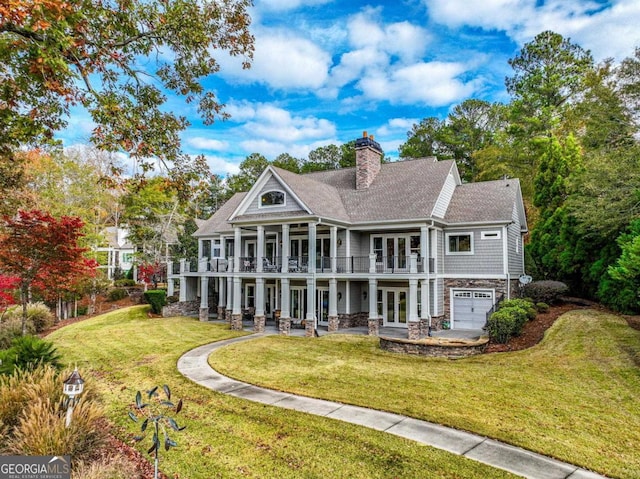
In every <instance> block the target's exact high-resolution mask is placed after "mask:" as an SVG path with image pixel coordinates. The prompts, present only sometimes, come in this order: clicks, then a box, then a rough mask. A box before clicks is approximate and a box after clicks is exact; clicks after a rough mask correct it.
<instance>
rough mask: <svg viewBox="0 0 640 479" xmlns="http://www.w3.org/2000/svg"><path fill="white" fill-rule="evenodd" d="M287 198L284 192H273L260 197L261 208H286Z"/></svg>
mask: <svg viewBox="0 0 640 479" xmlns="http://www.w3.org/2000/svg"><path fill="white" fill-rule="evenodd" d="M285 205H286V196H285V194H284V191H280V190H271V191H266V192H264V193H262V195H260V208H269V207H272V206H285Z"/></svg>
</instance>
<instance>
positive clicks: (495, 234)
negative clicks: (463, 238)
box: [480, 230, 501, 239]
mask: <svg viewBox="0 0 640 479" xmlns="http://www.w3.org/2000/svg"><path fill="white" fill-rule="evenodd" d="M500 237H501V236H500V230H496V231H483V232H482V233H480V238H482V239H500Z"/></svg>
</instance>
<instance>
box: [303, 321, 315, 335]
mask: <svg viewBox="0 0 640 479" xmlns="http://www.w3.org/2000/svg"><path fill="white" fill-rule="evenodd" d="M315 325H316V322H315V321H314V320H313V319H306V320H305V321H304V335H305V336H306V337H307V338H313V333H315V329H316V328H315Z"/></svg>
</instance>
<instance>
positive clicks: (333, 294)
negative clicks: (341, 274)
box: [329, 278, 338, 317]
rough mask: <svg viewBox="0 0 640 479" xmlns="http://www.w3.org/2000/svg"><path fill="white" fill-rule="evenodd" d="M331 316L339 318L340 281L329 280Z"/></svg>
mask: <svg viewBox="0 0 640 479" xmlns="http://www.w3.org/2000/svg"><path fill="white" fill-rule="evenodd" d="M329 316H330V317H331V316H338V280H337V279H336V278H331V279H330V280H329Z"/></svg>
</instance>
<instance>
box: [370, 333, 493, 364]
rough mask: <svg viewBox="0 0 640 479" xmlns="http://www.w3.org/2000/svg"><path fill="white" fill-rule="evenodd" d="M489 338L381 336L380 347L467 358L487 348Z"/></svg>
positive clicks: (435, 356)
mask: <svg viewBox="0 0 640 479" xmlns="http://www.w3.org/2000/svg"><path fill="white" fill-rule="evenodd" d="M487 344H489V338H486V337H484V338H480V339H479V340H477V341H461V340H458V341H455V340H445V339H437V338H428V339H421V340H418V341H412V340H408V339H398V338H385V337H381V338H380V347H381V348H382V349H384V350H385V351H390V352H392V353H403V354H415V355H419V356H428V357H433V358H451V359H456V358H466V357H469V356H475V355H476V354H481V353H483V352H484V351H485V349H486V348H487Z"/></svg>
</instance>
